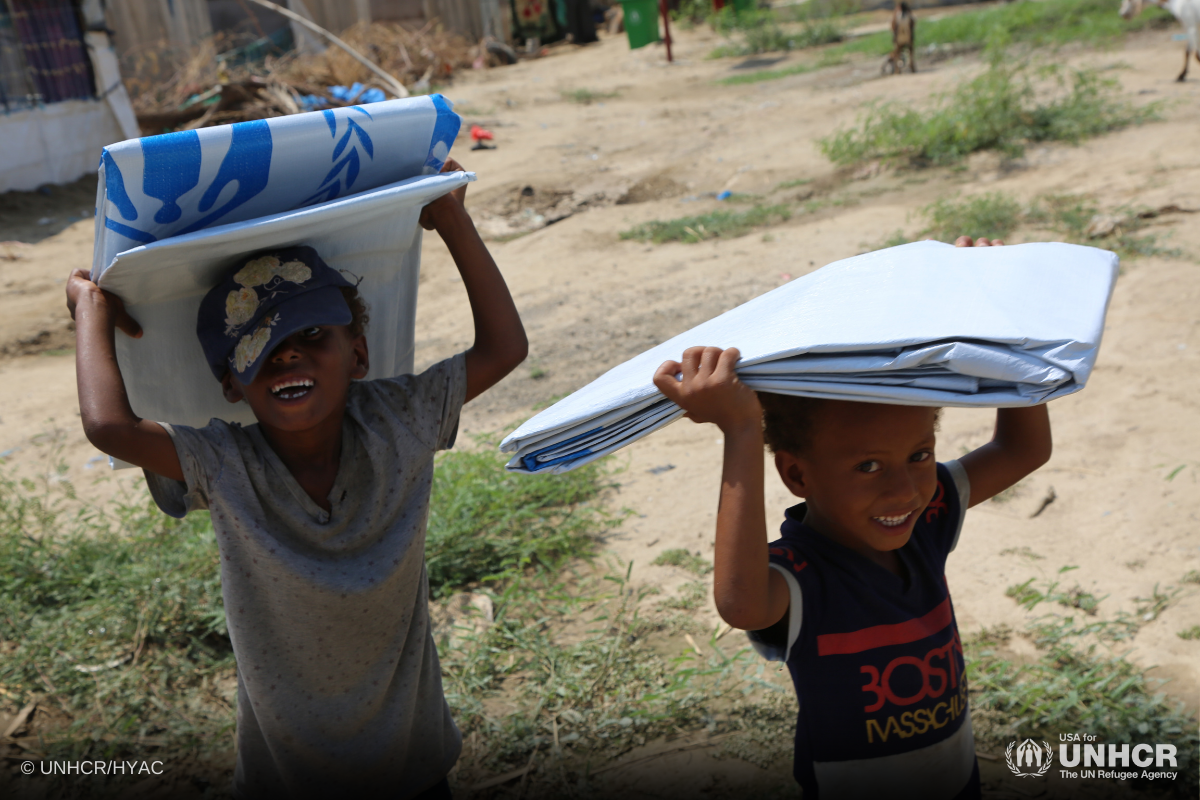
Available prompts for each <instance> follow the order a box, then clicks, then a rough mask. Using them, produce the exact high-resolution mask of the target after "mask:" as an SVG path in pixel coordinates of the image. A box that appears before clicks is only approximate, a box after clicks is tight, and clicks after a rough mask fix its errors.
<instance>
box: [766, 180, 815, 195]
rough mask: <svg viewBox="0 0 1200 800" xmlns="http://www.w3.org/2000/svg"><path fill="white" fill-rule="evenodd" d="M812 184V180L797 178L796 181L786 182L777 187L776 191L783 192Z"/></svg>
mask: <svg viewBox="0 0 1200 800" xmlns="http://www.w3.org/2000/svg"><path fill="white" fill-rule="evenodd" d="M812 182H813V179H812V178H797V179H796V180H794V181H784V182H783V183H780V184H778V185H777V186H776V187H775V191H777V192H782V191H783V190H784V189H795V188H796V187H797V186H807V185H808V184H810V183H812Z"/></svg>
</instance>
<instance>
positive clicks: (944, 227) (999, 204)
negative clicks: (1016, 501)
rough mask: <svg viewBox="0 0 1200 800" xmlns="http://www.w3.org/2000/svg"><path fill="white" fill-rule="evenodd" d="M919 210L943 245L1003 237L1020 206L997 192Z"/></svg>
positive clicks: (1013, 223)
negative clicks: (964, 237) (964, 238)
mask: <svg viewBox="0 0 1200 800" xmlns="http://www.w3.org/2000/svg"><path fill="white" fill-rule="evenodd" d="M923 211H924V213H925V214H926V215H927V216H928V217H929V222H930V226H929V229H928V230H927V231H925V232H926V233H928V234H930V235H932V236H933V237H934V238H936V239H940V240H942V241H946V242H953V241H954V240H955V239H956V238H957V237H958V236H960V235H962V234H966V235H968V236H971V237H979V236H986V237H989V238H1007V237H1008V236H1009V235H1010V234H1011V233H1012V232H1013V230H1014V229H1016V227H1017V225H1018V224H1020V221H1021V204H1020V203H1018V202H1017V201H1016V200H1015V199H1013V198H1011V197H1009V196H1008V195H1005V194H1003V193H1001V192H995V193H993V194H983V195H976V196H975V197H968V198H966V199H964V200H947V199H942V200H938V201H937V202H936V203H933V204H932V205H930V206H927V207H926V208H925V209H923ZM1000 502H1003V501H1000Z"/></svg>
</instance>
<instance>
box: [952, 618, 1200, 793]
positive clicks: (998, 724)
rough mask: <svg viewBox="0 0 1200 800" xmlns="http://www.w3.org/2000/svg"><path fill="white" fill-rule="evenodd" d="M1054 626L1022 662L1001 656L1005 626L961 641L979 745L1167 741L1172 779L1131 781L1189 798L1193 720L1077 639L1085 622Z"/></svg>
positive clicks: (1135, 672)
mask: <svg viewBox="0 0 1200 800" xmlns="http://www.w3.org/2000/svg"><path fill="white" fill-rule="evenodd" d="M1067 619H1068V620H1069V619H1070V618H1067ZM1059 630H1060V634H1061V635H1060V636H1059V637H1058V638H1057V639H1056V640H1055V641H1054V642H1053V643H1052V644H1051V643H1047V642H1043V643H1042V645H1041V649H1042V653H1041V655H1040V656H1039V657H1038V658H1037V659H1036V660H1034V661H1032V662H1028V663H1021V662H1018V661H1017V660H1015V659H1010V658H1007V657H1005V656H1004V655H1003V653H1002V652H1001V648H1002V646H1003V645H1004V643H1005V642H1006V641H1007V639H1008V637H1009V635H1010V633H1009V632H1008V631H1006V630H999V631H997V630H993V631H985V632H984V633H983V634H981V635H979V636H977V637H974V638H973V639H970V640H968V641H966V642H964V643H963V650H964V654H965V655H966V658H967V679H968V682H969V685H970V687H971V688H970V691H971V716H972V724H973V725H974V726H975V730H976V742H977V743H978V746H979V747H980V749H984V748H988V749H991V750H992V752H996V751H997V750H998V749H999V750H1002V749H1003V748H1004V746H1005V743H1006V742H1008V741H1012V740H1013V739H1014V738H1018V739H1019V738H1024V737H1032V738H1034V739H1045V740H1055V741H1056V740H1057V734H1058V733H1060V732H1062V731H1087V732H1089V733H1091V734H1092V735H1094V736H1096V737H1097V738H1098V740H1099V741H1100V742H1113V743H1122V742H1135V743H1136V742H1170V743H1172V744H1175V745H1176V746H1177V747H1178V757H1179V771H1180V773H1181V774H1180V776H1179V777H1178V779H1177V780H1175V781H1173V782H1172V785H1171V786H1169V787H1167V786H1162V787H1160V786H1159V784H1161V782H1159V784H1151V783H1150V782H1149V781H1142V780H1140V779H1135V780H1134V781H1133V783H1134V784H1138V785H1139V786H1138V788H1143V789H1145V788H1154V789H1155V790H1158V791H1164V790H1165V791H1166V792H1168V793H1172V794H1173V795H1174V796H1178V797H1188V796H1189V793H1190V792H1191V787H1193V786H1195V785H1196V780H1197V758H1196V752H1197V746H1198V745H1200V736H1198V734H1197V728H1196V720H1195V719H1194V718H1193V717H1191V716H1189V715H1188V714H1187V713H1186V712H1185V711H1184V710H1183V706H1182V704H1181V703H1179V704H1177V703H1172V702H1170V701H1169V700H1167V698H1166V696H1165V695H1164V694H1163V693H1162V692H1161V691H1158V690H1157V687H1156V686H1153V685H1152V680H1153V679H1148V678H1147V677H1146V676H1145V674H1144V672H1143V671H1142V670H1141V669H1140V668H1138V667H1137V666H1136V665H1134V664H1132V663H1130V662H1129V661H1128V660H1126V659H1125V658H1124V657H1123V656H1112V655H1108V654H1105V653H1103V652H1102V651H1099V650H1098V649H1097V647H1096V646H1095V645H1089V646H1083V645H1081V644H1080V643H1079V638H1080V637H1081V636H1085V635H1086V631H1085V630H1084V629H1077V628H1072V627H1070V626H1069V625H1068V626H1065V627H1064V626H1060V628H1059Z"/></svg>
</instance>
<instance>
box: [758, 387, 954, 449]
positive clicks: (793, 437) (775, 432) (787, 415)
mask: <svg viewBox="0 0 1200 800" xmlns="http://www.w3.org/2000/svg"><path fill="white" fill-rule="evenodd" d="M756 394H757V395H758V402H759V404H760V405H761V406H762V409H763V440H764V441H765V442H766V444H767V447H768V448H770V450H771V452H772V453H778V452H779V451H781V450H782V451H783V452H785V453H791V454H792V455H794V456H799V455H803V454H804V453H805V452H806V451H807V450H808V448H809V447H811V446H812V435H813V420H814V418H815V417H816V416H817V415H818V414H819V413H820V410H821V407H822V406H823V405H824V404H826V403H828V402H829V401H828V400H822V399H820V398H817V397H794V396H792V395H787V394H772V393H770V392H756ZM941 418H942V410H941V409H940V408H939V409H938V410H937V416H936V417H935V419H934V423H933V425H934V430H937V429H938V427H939V423H940V422H941Z"/></svg>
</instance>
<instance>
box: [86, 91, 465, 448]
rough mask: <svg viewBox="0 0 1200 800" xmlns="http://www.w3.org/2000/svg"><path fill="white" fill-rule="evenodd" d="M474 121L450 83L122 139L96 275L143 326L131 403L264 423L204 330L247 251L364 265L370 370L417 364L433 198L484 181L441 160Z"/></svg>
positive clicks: (130, 367)
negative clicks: (459, 109) (357, 102)
mask: <svg viewBox="0 0 1200 800" xmlns="http://www.w3.org/2000/svg"><path fill="white" fill-rule="evenodd" d="M460 123H461V120H460V118H459V116H458V115H457V114H455V113H454V112H453V111H452V110H451V108H450V104H449V103H448V102H447V101H446V100H445V99H444V98H442V97H441V96H440V95H431V96H429V97H421V98H412V99H406V100H391V101H387V102H383V103H373V104H370V105H363V106H353V107H349V108H339V109H336V110H326V111H321V112H313V113H309V114H297V115H294V116H289V117H279V118H275V119H269V120H260V121H254V122H242V123H238V124H235V125H224V126H219V127H214V128H203V129H200V130H196V131H183V132H179V133H169V134H165V135H162V136H151V137H147V138H143V139H131V140H129V141H126V142H121V143H119V144H115V145H111V146H110V147H108V148H106V149H105V151H104V155H103V158H102V160H101V165H100V184H99V188H98V194H97V202H96V207H97V216H96V245H95V252H94V254H93V262H92V278H93V280H97V281H98V283H99V285H100V286H101V287H102V288H104V289H106V290H108V291H111V292H113V293H115V294H117V295H118V296H120V297H121V298H122V299H123V300H124V301H125V304H126V307H127V308H128V310H129V312H130V314H131V315H132V316H133V318H134V319H136V320H137V321H138V322H139V323H140V324H141V325H142V328H143V330H144V335H143V336H142V338H140V339H130V338H129V337H128V336H125V335H123V334H118V335H117V358H118V361H119V363H120V365H121V369H122V373H123V375H124V378H125V384H126V388H127V390H128V393H129V400H130V403H131V405H132V406H133V410H134V412H135V413H136V414H138V415H139V416H141V417H143V418H146V419H153V420H161V421H165V422H173V423H179V424H185V425H193V426H195V425H204V424H206V423H207V422H208V420H209V419H211V418H213V417H218V418H221V419H226V420H230V421H238V422H244V423H249V422H253V421H254V418H253V415H252V414H251V413H250V409H249V407H248V406H246V405H245V404H244V403H243V404H236V405H234V404H230V403H228V402H226V401H225V399H224V397H223V396H222V395H221V390H220V384H218V383H217V382H216V381H215V380H213V376H212V373H211V372H210V371H209V369H208V365H207V363H206V361H205V358H204V355H203V351H202V350H201V348H200V343H199V341H198V340H197V338H196V312H197V309H198V308H199V305H200V300H201V298H202V297H203V296H204V294H205V293H206V292H207V291H208V290H209V289H210V288H211V287H212V286H214V285H215V284H216V283H217V281H218V279H219V277H220V276H221V275H222V274H223V273H224V272H225V271H226V270H227V269H229V268H230V267H231V266H232V265H233V264H234V263H235V262H236V261H238V260H239V259H240V258H244V257H245V256H246V255H248V254H251V253H254V252H256V251H260V250H264V249H267V248H274V247H284V246H288V245H294V244H309V245H312V246H313V247H315V248H316V249H317V252H319V253H320V254H321V256H322V258H324V260H325V261H326V262H327V263H328V264H329V265H330V266H332V267H334V268H335V269H341V270H346V271H347V272H348V273H349V274H350V275H353V276H356V277H358V278H361V279H362V282H361V284H360V286H359V291H360V293H361V294H362V295H363V297H364V299H366V301H367V303H368V305H369V306H370V313H371V325H370V327H369V328H368V332H367V342H368V347H369V349H370V354H371V373H370V376H369V377H386V376H391V375H397V374H401V373H403V372H407V371H409V370H411V369H412V361H413V338H414V327H413V324H414V319H415V311H416V296H417V280H418V273H419V269H420V258H421V235H420V228H419V226H418V223H417V220H418V217H419V216H420V212H421V209H422V208H423V207H424V206H425V205H426V204H427V203H429V202H430V201H432V200H434V199H436V198H437V197H440V196H441V195H443V194H446V193H447V192H450V191H453V190H454V189H455V188H457V187H458V186H461V185H463V184H464V183H466V182H468V181H471V180H474V175H472V174H470V173H463V172H456V173H446V174H438V171H439V170H440V169H441V168H442V165H443V164H444V163H445V160H446V158H447V157H448V156H449V153H450V147H451V145H452V144H453V143H454V140H455V138H456V136H457V135H458V130H459V127H460Z"/></svg>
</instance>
